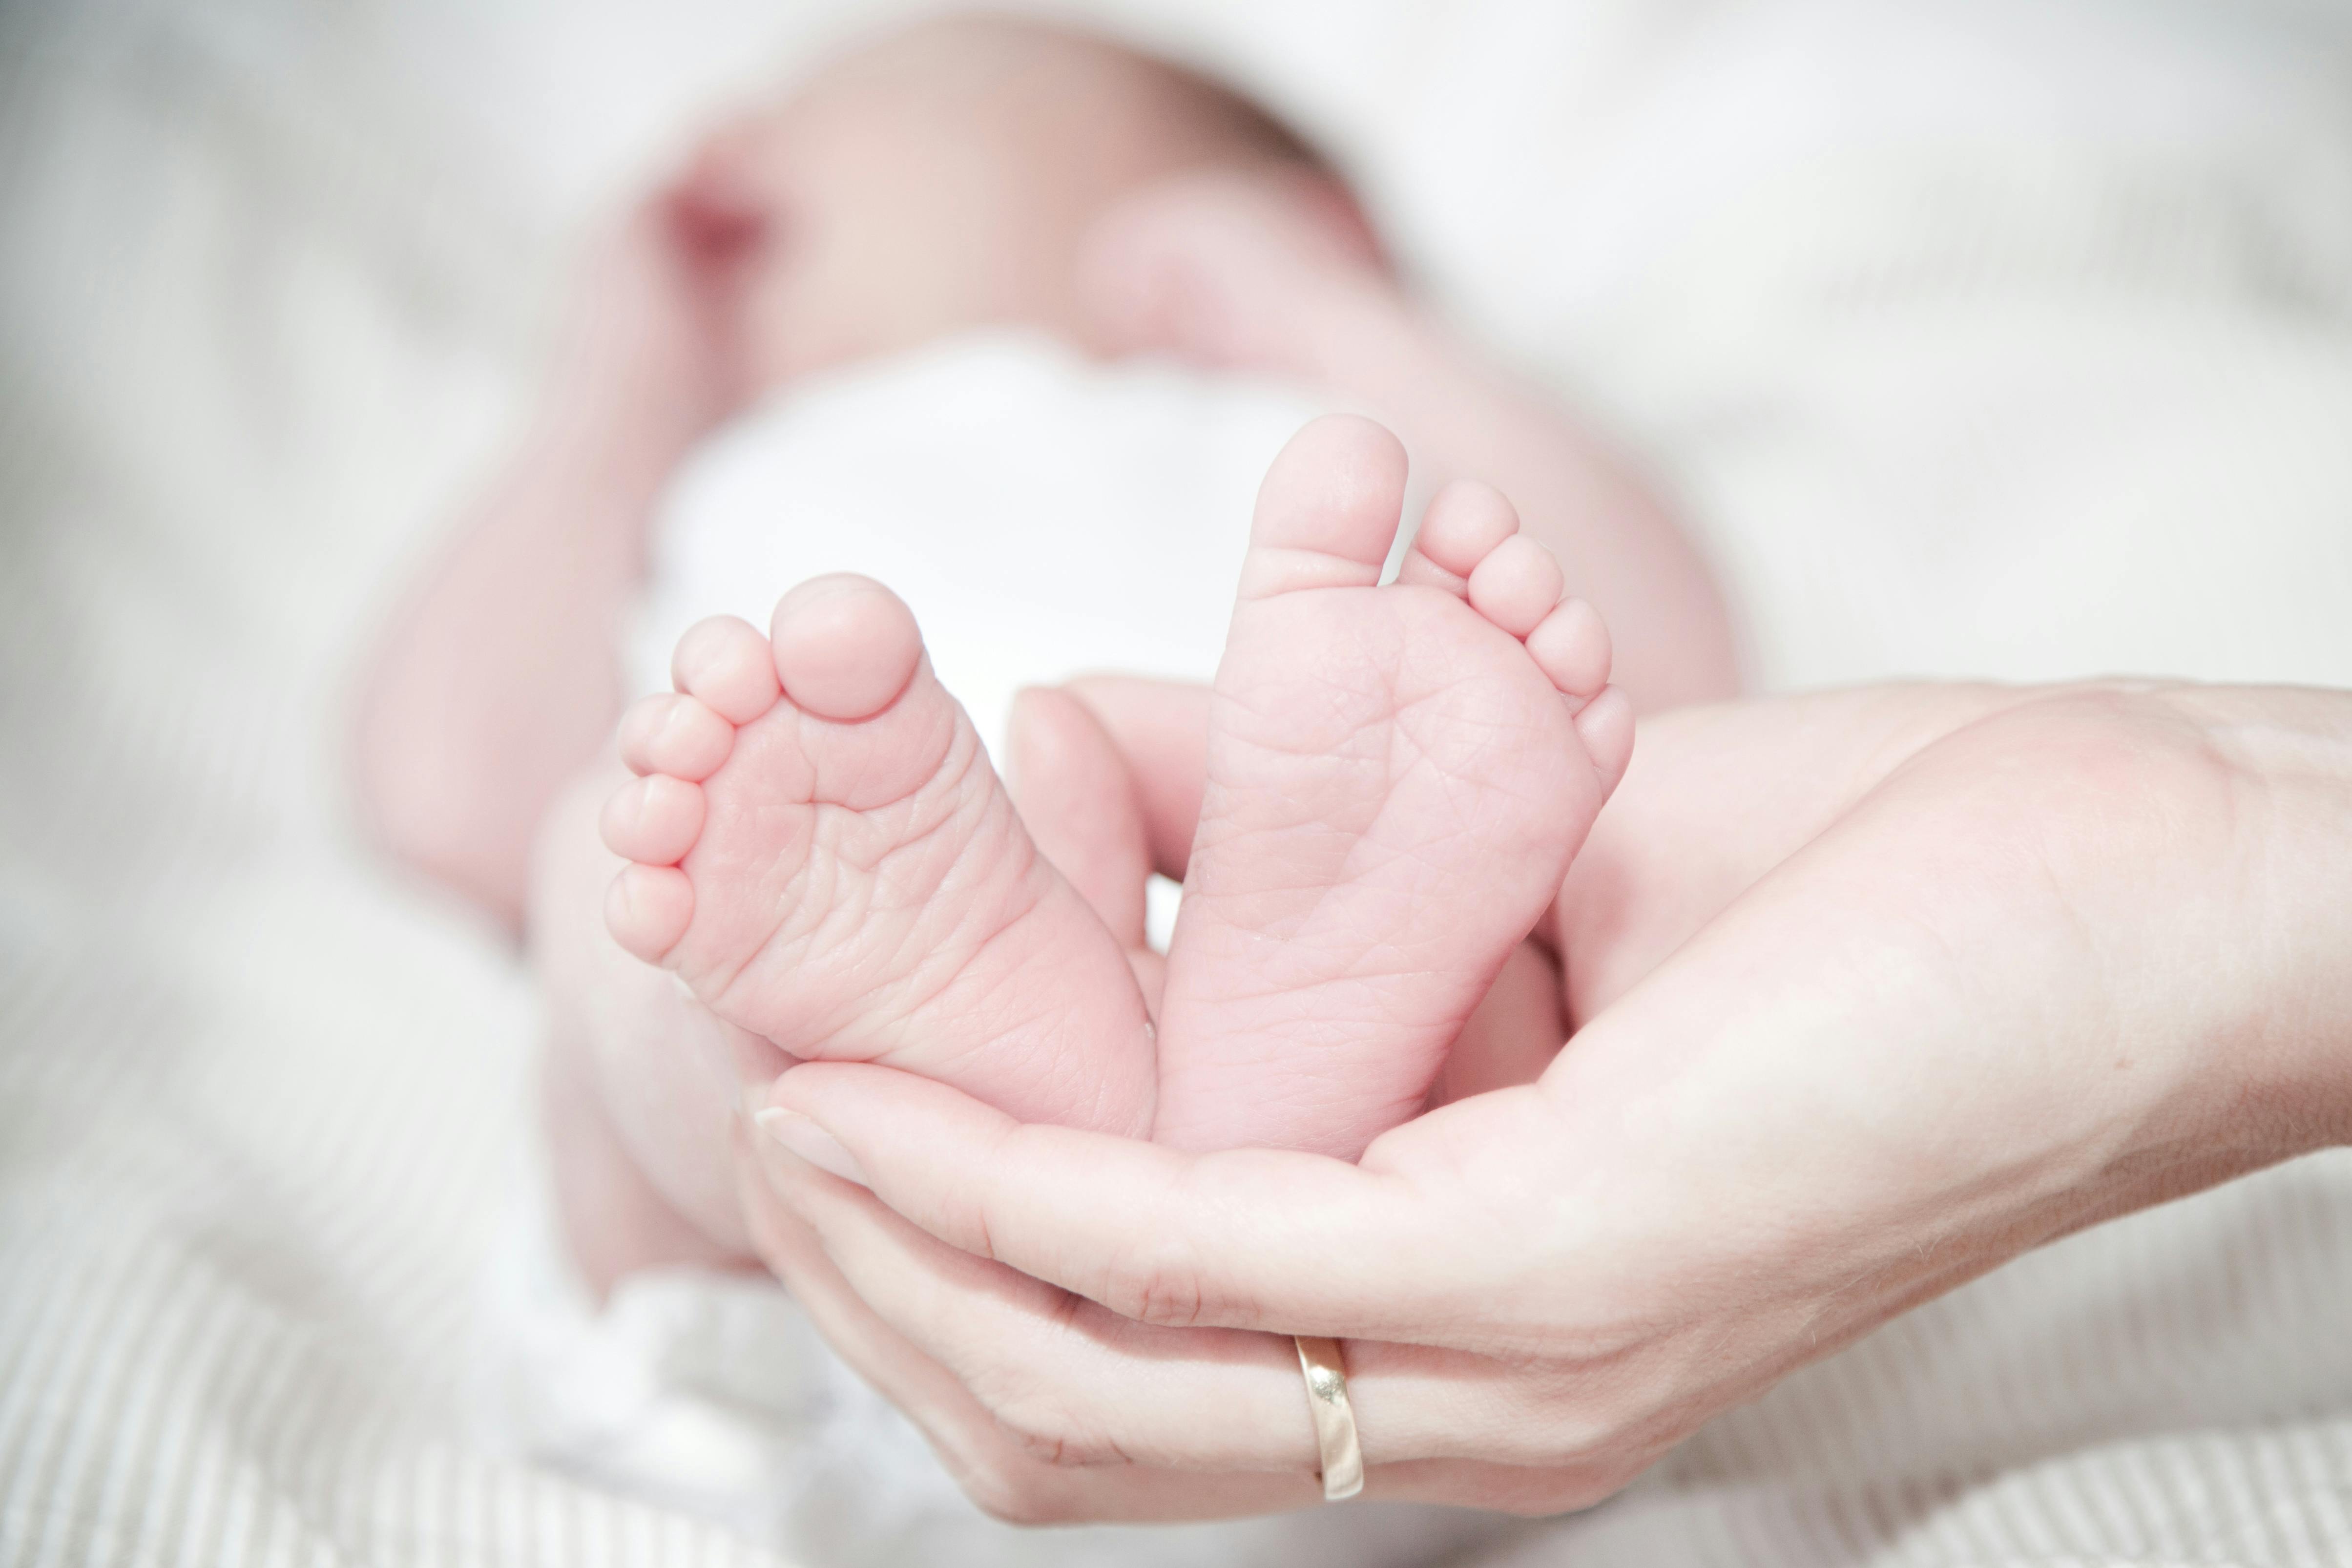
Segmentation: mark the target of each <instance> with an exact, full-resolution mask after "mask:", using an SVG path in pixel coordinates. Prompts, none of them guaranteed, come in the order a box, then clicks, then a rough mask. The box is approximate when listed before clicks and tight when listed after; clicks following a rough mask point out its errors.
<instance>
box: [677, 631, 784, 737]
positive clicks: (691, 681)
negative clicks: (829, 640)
mask: <svg viewBox="0 0 2352 1568" xmlns="http://www.w3.org/2000/svg"><path fill="white" fill-rule="evenodd" d="M670 679H671V680H672V682H673V683H675V684H676V685H677V689H679V690H680V691H682V692H685V693H686V694H687V695H688V696H689V697H693V698H696V699H698V700H700V701H701V702H702V704H703V705H704V706H705V707H707V708H709V710H711V711H712V712H714V713H716V714H718V715H719V717H720V718H722V719H724V720H726V721H728V722H729V723H730V724H748V723H750V722H751V721H752V720H754V719H757V718H758V717H759V716H760V715H761V714H762V713H765V712H766V711H767V710H769V709H771V708H772V707H774V706H775V705H776V696H777V693H778V691H779V690H780V688H779V687H778V686H777V684H776V661H775V658H774V656H773V655H772V654H771V653H770V652H769V651H768V639H767V638H765V637H761V635H760V634H759V632H758V630H757V629H755V628H754V627H753V626H752V625H751V622H749V621H745V620H739V619H737V618H736V617H735V616H711V617H710V618H709V620H707V621H699V622H697V623H696V624H695V625H694V626H692V627H691V628H689V629H688V632H687V634H686V635H685V636H684V637H680V638H678V639H677V653H675V654H673V655H672V656H671V658H670Z"/></svg>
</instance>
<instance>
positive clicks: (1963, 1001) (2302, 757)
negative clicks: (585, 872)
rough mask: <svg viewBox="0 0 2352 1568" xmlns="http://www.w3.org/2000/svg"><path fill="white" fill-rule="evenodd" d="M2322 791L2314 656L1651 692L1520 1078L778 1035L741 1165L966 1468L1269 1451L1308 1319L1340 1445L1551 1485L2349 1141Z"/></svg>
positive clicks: (2344, 960)
mask: <svg viewBox="0 0 2352 1568" xmlns="http://www.w3.org/2000/svg"><path fill="white" fill-rule="evenodd" d="M1147 805H1148V803H1147ZM2347 822H2352V697H2347V696H2344V695H2340V694H2325V693H2313V692H2298V691H2289V690H2244V689H2240V690H2225V689H2196V688H2169V689H2157V688H2120V687H2107V688H2096V689H2061V690H2053V691H2040V692H2031V691H2027V692H2021V691H1998V690H1987V689H1948V688H1912V689H1884V690H1875V691H1865V692H1857V693H1848V694H1839V695H1832V696H1827V697H1817V698H1806V699H1798V700H1786V701H1780V702H1767V703H1754V704H1744V705H1738V706H1733V707H1727V708H1723V709H1716V710H1702V711H1696V712H1687V713H1684V714H1680V715H1675V716H1671V717H1669V718H1667V719H1664V720H1662V721H1658V722H1656V723H1655V724H1654V725H1652V726H1650V727H1649V728H1647V729H1645V731H1644V732H1643V737H1642V741H1641V745H1640V747H1639V749H1638V750H1637V752H1636V761H1635V763H1634V768H1633V773H1631V774H1630V775H1629V777H1628V779H1627V781H1626V783H1625V784H1624V786H1623V789H1622V793H1621V795H1620V797H1619V799H1618V800H1617V801H1616V802H1615V803H1613V804H1612V805H1611V807H1610V808H1609V809H1608V811H1607V812H1605V813H1604V814H1603V816H1602V818H1601V825H1600V826H1599V827H1598V828H1596V830H1595V833H1594V836H1593V838H1592V840H1591V843H1590V844H1589V846H1588V847H1587V849H1586V851H1585V853H1584V855H1583V857H1582V858H1580V861H1579V863H1578V868H1577V871H1576V873H1575V874H1574V875H1573V876H1572V877H1571V879H1570V884H1569V886H1568V888H1567V889H1565V890H1564V891H1563V894H1562V898H1561V900H1560V905H1559V912H1558V929H1557V931H1556V933H1555V934H1556V938H1557V942H1558V944H1559V951H1560V952H1562V953H1564V954H1565V955H1566V961H1565V966H1566V973H1567V977H1568V996H1569V1002H1570V1008H1569V1011H1570V1016H1571V1018H1572V1019H1573V1020H1575V1021H1577V1022H1578V1023H1579V1024H1580V1027H1579V1028H1578V1030H1577V1032H1576V1034H1575V1036H1574V1037H1573V1038H1572V1040H1571V1041H1570V1044H1569V1046H1568V1047H1567V1048H1566V1049H1564V1050H1563V1051H1561V1052H1560V1053H1559V1056H1558V1057H1557V1058H1555V1059H1554V1060H1553V1061H1552V1062H1551V1064H1550V1065H1549V1068H1546V1069H1545V1070H1544V1072H1543V1073H1542V1076H1541V1077H1540V1078H1539V1079H1538V1080H1537V1081H1535V1082H1533V1083H1531V1084H1528V1085H1525V1086H1522V1087H1517V1088H1509V1089H1499V1090H1496V1091H1494V1092H1491V1093H1486V1094H1481V1095H1477V1096H1475V1097H1473V1098H1470V1099H1467V1100H1461V1101H1458V1102H1456V1103H1454V1104H1451V1105H1448V1106H1445V1107H1444V1108H1443V1109H1440V1110H1434V1111H1432V1112H1430V1113H1429V1114H1427V1115H1425V1116H1423V1117H1422V1118H1420V1119H1419V1120H1417V1121H1412V1122H1411V1123H1409V1124H1407V1125H1406V1126H1403V1127H1401V1128H1399V1129H1397V1130H1395V1131H1392V1132H1391V1133H1389V1134H1388V1135H1386V1136H1385V1137H1383V1138H1381V1140H1380V1141H1379V1142H1376V1143H1374V1144H1373V1145H1372V1147H1371V1149H1370V1151H1369V1152H1367V1153H1366V1154H1365V1156H1364V1158H1363V1160H1362V1162H1361V1163H1360V1164H1359V1165H1354V1166H1350V1165H1347V1164H1344V1163H1339V1162H1336V1161H1330V1160H1325V1159H1319V1158H1316V1157H1312V1156H1307V1155H1300V1154H1293V1153H1276V1152H1251V1151H1242V1152H1231V1153H1221V1154H1211V1155H1206V1156H1187V1155H1183V1154H1179V1153H1177V1152H1171V1151H1169V1150H1165V1149H1161V1148H1158V1147H1155V1146H1152V1145H1148V1144H1142V1143H1134V1142H1124V1141H1120V1140H1117V1139H1112V1138H1106V1137H1102V1136H1099V1135H1095V1134H1088V1133H1082V1132H1077V1131H1070V1130H1066V1129H1061V1128H1053V1127H1036V1126H1026V1127H1024V1126H1019V1125H1016V1124H1014V1123H1013V1122H1012V1121H1010V1120H1009V1119H1007V1118H1005V1117H1004V1116H1003V1115H1001V1114H999V1113H997V1112H995V1111H993V1110H990V1109H989V1108H987V1107H985V1106H983V1105H981V1104H979V1103H978V1102H976V1101H973V1100H969V1099H966V1098H964V1097H962V1096H961V1095H959V1094H957V1093H956V1092H954V1091H952V1090H950V1089H945V1088H943V1087H941V1086H939V1085H936V1084H932V1083H929V1082H924V1081H921V1080H919V1079H912V1078H908V1077H906V1076H904V1075H900V1074H897V1073H893V1072H890V1071H888V1070H887V1069H884V1068H873V1067H865V1066H852V1065H836V1064H809V1065H804V1066H801V1067H796V1068H793V1069H792V1070H791V1071H789V1072H787V1073H786V1074H785V1075H784V1076H783V1077H782V1079H779V1080H777V1082H776V1083H775V1085H774V1086H773V1088H772V1089H771V1090H770V1091H768V1096H767V1102H768V1103H769V1104H770V1105H772V1107H774V1108H776V1109H780V1110H783V1111H785V1112H787V1113H788V1114H787V1115H785V1116H784V1117H782V1118H767V1119H765V1120H766V1121H767V1122H768V1123H769V1124H770V1125H769V1130H770V1131H772V1133H773V1134H774V1136H773V1137H758V1138H754V1139H753V1140H752V1142H754V1144H755V1145H756V1150H755V1154H756V1163H754V1164H752V1165H751V1169H753V1170H754V1171H755V1173H756V1174H755V1175H754V1176H753V1178H752V1179H750V1180H747V1182H746V1188H747V1194H746V1195H747V1203H748V1204H749V1205H750V1206H751V1211H752V1215H753V1221H754V1228H755V1233H756V1234H757V1235H758V1237H760V1240H761V1246H762V1249H763V1251H764V1253H765V1254H766V1256H767V1257H768V1258H769V1259H770V1261H771V1262H772V1264H773V1265H774V1266H775V1267H776V1268H777V1269H778V1271H779V1272H780V1273H781V1274H782V1276H783V1277H784V1278H785V1279H786V1280H787V1282H788V1283H790V1284H791V1285H792V1286H793V1289H795V1290H796V1291H797V1292H798V1293H799V1294H800V1295H801V1296H802V1298H803V1300H804V1301H805V1302H806V1303H807V1305H808V1306H809V1309H810V1310H811V1311H812V1312H813V1313H814V1315H815V1316H816V1317H817V1318H818V1320H819V1321H820V1322H821V1323H822V1324H823V1325H824V1327H825V1328H826V1330H827V1331H828V1333H829V1334H831V1335H832V1336H833V1337H834V1339H835V1343H836V1344H837V1345H838V1346H839V1347H840V1348H841V1350H842V1351H843V1352H844V1353H845V1355H846V1356H847V1357H848V1358H849V1359H850V1360H851V1361H852V1362H853V1363H856V1364H857V1365H858V1366H859V1367H860V1368H861V1369H862V1370H864V1371H865V1372H866V1375H868V1376H869V1377H870V1378H872V1379H873V1380H874V1381H875V1382H876V1383H877V1384H880V1385H881V1386H882V1387H883V1388H884V1389H885V1390H886V1391H887V1392H888V1393H890V1394H892V1395H893V1396H894V1397H896V1398H897V1399H898V1401H899V1402H900V1403H901V1404H902V1405H905V1406H906V1407H907V1408H908V1410H909V1412H910V1413H911V1414H912V1415H914V1417H915V1418H916V1420H917V1421H918V1422H919V1423H920V1424H921V1425H922V1426H924V1428H925V1429H926V1430H927V1431H928V1432H929V1435H930V1436H931V1437H932V1438H933V1440H934V1442H935V1444H936V1445H937V1446H938V1447H940V1450H941V1452H942V1453H943V1454H944V1455H945V1456H946V1457H947V1458H948V1459H949V1461H950V1465H951V1467H952V1468H955V1469H956V1470H957V1471H958V1473H959V1474H960V1475H961V1477H962V1479H964V1481H965V1484H966V1485H967V1487H968V1488H969V1489H971V1491H972V1493H973V1495H974V1496H975V1498H977V1499H978V1500H980V1501H981V1502H982V1504H983V1505H984V1506H987V1507H989V1508H991V1509H992V1510H995V1511H997V1512H999V1513H1002V1514H1004V1515H1007V1516H1009V1517H1013V1518H1018V1519H1029V1520H1061V1519H1078V1518H1094V1519H1138V1518H1167V1517H1189V1516H1195V1515H1199V1514H1202V1513H1211V1512H1213V1513H1244V1512H1253V1511H1260V1510H1266V1509H1270V1508H1276V1507H1282V1506H1287V1505H1293V1504H1305V1503H1307V1502H1310V1501H1312V1500H1314V1499H1315V1498H1316V1497H1317V1496H1318V1490H1317V1488H1316V1485H1315V1482H1314V1479H1313V1478H1314V1472H1315V1465H1316V1452H1315V1447H1314V1442H1313V1438H1312V1433H1311V1427H1310V1426H1309V1423H1308V1419H1307V1410H1306V1404H1305V1397H1304V1394H1303V1392H1302V1388H1301V1383H1300V1378H1299V1374H1298V1371H1297V1363H1296V1362H1295V1360H1294V1359H1293V1357H1292V1352H1291V1347H1290V1344H1289V1341H1288V1339H1287V1337H1286V1336H1288V1335H1290V1334H1293V1333H1310V1334H1323V1335H1330V1336H1333V1337H1337V1338H1340V1339H1342V1340H1343V1341H1344V1342H1345V1350H1346V1355H1347V1359H1348V1364H1349V1386H1350V1390H1351V1394H1352V1396H1353V1401H1354V1405H1355V1409H1356V1414H1357V1418H1358V1421H1359V1425H1360V1430H1361V1435H1362V1440H1363V1447H1364V1452H1365V1454H1366V1457H1367V1458H1368V1460H1369V1470H1368V1480H1367V1488H1366V1490H1367V1493H1368V1495H1370V1496H1375V1497H1383V1496H1384V1497H1391V1498H1413V1499H1423V1500H1435V1501H1444V1502H1452V1503H1461V1504H1470V1505H1476V1506H1482V1507H1494V1508H1505V1509H1511V1510H1521V1511H1552V1510H1560V1509H1566V1508H1572V1507H1576V1506H1580V1505H1581V1504H1585V1503H1589V1502H1591V1501H1593V1500H1597V1499H1599V1498H1601V1497H1602V1496H1604V1495H1606V1494H1607V1493H1608V1492H1610V1491H1612V1490H1613V1489H1616V1488H1617V1487H1619V1486H1621V1485H1622V1484H1623V1483H1624V1482H1625V1481H1626V1480H1628V1479H1631V1478H1632V1477H1633V1475H1634V1474H1636V1473H1637V1472H1638V1471H1639V1470H1640V1469H1641V1468H1643V1467H1644V1466H1645V1465H1646V1464H1648V1463H1649V1462H1650V1461H1651V1460H1653V1459H1654V1458H1656V1457H1657V1456H1658V1455H1659V1454H1661V1453H1662V1452H1664V1450H1665V1449H1666V1448H1667V1447H1670V1446H1671V1445H1672V1444H1673V1443H1675V1441H1676V1440H1678V1439H1679V1438H1681V1437H1682V1436H1685V1435H1686V1434H1688V1433H1689V1432H1690V1431H1691V1430H1693V1429H1694V1428H1695V1427H1696V1426H1697V1425H1698V1424H1699V1423H1701V1422H1702V1421H1704V1420H1705V1419H1706V1417H1708V1416H1709V1415H1713V1414H1715V1413H1716V1412H1717V1411H1720V1410H1722V1409H1724V1408H1726V1407H1727V1406H1728V1405H1733V1404H1736V1403H1738V1402H1739V1401H1741V1400H1744V1399H1746V1398H1748V1397H1750V1396H1752V1395H1753V1394H1756V1393H1758V1392H1759V1391H1760V1390H1762V1389H1763V1388H1765V1387H1767V1386H1769V1384H1771V1383H1772V1382H1774V1381H1775V1380H1776V1379H1778V1378H1780V1376H1782V1375H1785V1374H1786V1373H1788V1372H1790V1370H1792V1369H1794V1368H1795V1367H1797V1366H1799V1365H1801V1364H1802V1363H1806V1362H1809V1361H1811V1360H1813V1359H1815V1358H1817V1357H1819V1356H1822V1355H1824V1354H1826V1353H1828V1352H1830V1351H1832V1350H1833V1349H1835V1348H1837V1347H1838V1346H1840V1345H1842V1344H1843V1343H1845V1342H1849V1341H1851V1340H1852V1339H1853V1338H1855V1337H1856V1336H1858V1335H1860V1334H1862V1333H1864V1332H1866V1331H1869V1330H1870V1329H1871V1328H1873V1327H1874V1326H1875V1325H1877V1324H1879V1323H1881V1322H1883V1321H1885V1320H1887V1319H1888V1318H1890V1317H1892V1316H1894V1315H1895V1314H1896V1313H1898V1312H1900V1311H1902V1310H1905V1309H1906V1308H1907V1307H1910V1306H1912V1305H1915V1304H1916V1303H1918V1302H1920V1301H1923V1300H1927V1299H1928V1298H1930V1297H1933V1296H1935V1295H1937V1294H1939V1293H1941V1292H1943V1291H1945V1290H1948V1289H1951V1288H1953V1287H1954V1286H1956V1285H1958V1284H1959V1283H1961V1282H1962V1281H1964V1280H1967V1279H1970V1278H1973V1277H1974V1276H1976V1275H1978V1274H1980V1273H1982V1272H1984V1271H1985V1270H1987V1269H1989V1268H1993V1267H1995V1266H1997V1265H1998V1264H2000V1263H2001V1262H2003V1261H2005V1260H2006V1259H2008V1258H2011V1257H2014V1256H2015V1255H2017V1254H2018V1253H2020V1252H2021V1251H2024V1250H2026V1249H2028V1248H2030V1247H2035V1246H2038V1245H2040V1244H2041V1243H2042V1242H2045V1241H2048V1240H2050V1239H2052V1238H2053V1237H2058V1236H2062V1235H2063V1234H2066V1233H2067V1232H2069V1231H2072V1230H2074V1229H2077V1228H2080V1227H2082V1226H2087V1225H2091V1224H2094V1223H2095V1222H2097V1221H2099V1220H2102V1219H2105V1218H2107V1217H2110V1216H2113V1215H2119V1214H2122V1213H2125V1212H2127V1211H2129V1210H2133V1209H2137V1208H2139V1207H2142V1206H2145V1205H2150V1204H2154V1203H2158V1202H2161V1201H2164V1200H2165V1199H2168V1198H2170V1197H2174V1196H2178V1195H2180V1194H2185V1193H2188V1192H2190V1191H2193V1190H2196V1189H2199V1188H2201V1187H2204V1186H2207V1185H2210V1184H2214V1183H2217V1182H2220V1181H2222V1180H2225V1179H2227V1178H2229V1177H2231V1176H2232V1175H2235V1174H2238V1173H2242V1172H2246V1171H2249V1170H2252V1169H2254V1168H2256V1167H2259V1166H2261V1165H2263V1164H2266V1163H2272V1162H2273V1161H2276V1160H2279V1159H2281V1158H2284V1157H2286V1156H2288V1155H2291V1154H2294V1153H2296V1152H2302V1151H2304V1150H2307V1149H2310V1148H2314V1147H2317V1146H2320V1145H2323V1144H2325V1143H2328V1142H2338V1141H2342V1140H2343V1139H2344V1138H2345V1136H2346V1134H2347V1129H2352V1047H2347V1039H2352V901H2347V900H2345V899H2344V897H2343V895H2342V889H2344V888H2346V887H2347V886H2352V834H2347V832H2346V831H2345V826H2346V824H2347ZM788 1148H789V1149H791V1150H795V1151H797V1152H796V1153H795V1152H787V1149H788ZM761 1178H764V1179H761ZM845 1178H847V1179H845Z"/></svg>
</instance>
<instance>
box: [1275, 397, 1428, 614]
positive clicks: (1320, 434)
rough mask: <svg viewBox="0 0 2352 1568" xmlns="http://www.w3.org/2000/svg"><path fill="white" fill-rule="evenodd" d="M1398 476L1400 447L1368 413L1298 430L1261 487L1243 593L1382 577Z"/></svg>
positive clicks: (1400, 483)
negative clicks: (1368, 417) (1366, 417)
mask: <svg viewBox="0 0 2352 1568" xmlns="http://www.w3.org/2000/svg"><path fill="white" fill-rule="evenodd" d="M1404 481H1405V453H1404V445H1403V443H1402V442H1400V441H1399V440H1398V439H1397V438H1396V437H1394V436H1391V434H1389V432H1388V431H1387V430H1386V429H1384V428H1382V427H1381V426H1379V425H1376V424H1374V423H1373V422H1372V421H1370V420H1369V419H1365V418H1360V417H1359V416H1355V415H1352V414H1328V415H1325V416H1323V417H1322V418H1320V419H1318V420H1316V421H1314V422H1313V423H1312V424H1310V425H1308V426H1307V427H1306V428H1305V429H1303V430H1301V431H1299V432H1298V434H1297V435H1296V436H1293V437H1291V438H1290V442H1289V445H1287V446H1286V447H1283V449H1282V451H1281V452H1280V454H1278V455H1277V456H1276V458H1275V459H1274V465H1273V467H1271V468H1268V469H1267V470H1266V475H1265V483H1264V484H1263V485H1261V486H1259V487H1258V493H1257V511H1256V515H1255V519H1254V520H1253V521H1252V523H1251V526H1250V551H1249V559H1248V562H1247V563H1246V564H1245V565H1244V568H1243V572H1242V588H1241V596H1242V597H1243V598H1244V599H1259V598H1268V597H1271V596H1272V595H1276V594H1288V593H1295V592H1297V591H1298V590H1299V589H1302V588H1337V587H1365V588H1369V587H1371V586H1373V585H1374V584H1377V583H1379V582H1380V580H1381V567H1382V566H1383V565H1384V564H1386V563H1387V561H1388V555H1389V546H1390V545H1391V543H1392V542H1394V541H1395V539H1396V531H1397V523H1398V521H1399V519H1400V518H1401V517H1402V515H1403V511H1404Z"/></svg>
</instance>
